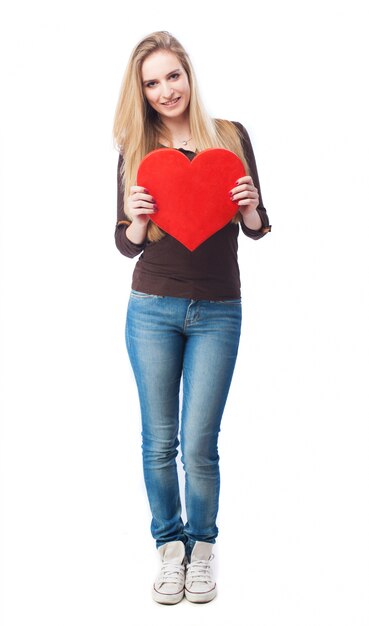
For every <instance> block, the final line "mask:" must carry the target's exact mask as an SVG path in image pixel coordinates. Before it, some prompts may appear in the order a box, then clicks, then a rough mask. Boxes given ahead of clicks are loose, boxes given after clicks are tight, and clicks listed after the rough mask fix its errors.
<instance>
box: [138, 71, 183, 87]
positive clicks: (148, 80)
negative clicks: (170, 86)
mask: <svg viewBox="0 0 369 626" xmlns="http://www.w3.org/2000/svg"><path fill="white" fill-rule="evenodd" d="M180 71H181V68H180V67H177V68H176V69H175V70H172V71H171V72H168V74H167V75H166V77H167V78H168V76H170V75H171V74H174V72H180ZM154 80H157V79H156V78H150V79H147V80H144V81H143V84H145V83H151V82H152V81H154Z"/></svg>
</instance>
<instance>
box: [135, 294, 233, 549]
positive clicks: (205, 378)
mask: <svg viewBox="0 0 369 626" xmlns="http://www.w3.org/2000/svg"><path fill="white" fill-rule="evenodd" d="M241 318H242V308H241V300H240V299H236V300H224V301H220V302H219V301H210V300H191V299H185V298H174V297H169V296H155V295H148V294H144V293H141V292H138V291H134V290H132V291H131V294H130V299H129V303H128V310H127V321H126V344H127V350H128V355H129V358H130V361H131V364H132V368H133V372H134V375H135V379H136V383H137V388H138V394H139V401H140V409H141V420H142V456H143V470H144V480H145V485H146V490H147V495H148V499H149V504H150V509H151V513H152V523H151V533H152V536H153V537H154V539H155V540H156V546H157V547H160V546H161V545H163V544H164V543H167V542H168V541H178V540H181V541H183V542H184V543H185V544H186V551H187V553H188V554H189V553H190V552H191V550H192V548H193V546H194V544H195V541H207V542H210V543H215V538H216V537H217V535H218V528H217V526H216V517H217V513H218V504H219V487H220V474H219V454H218V435H219V431H220V423H221V418H222V414H223V410H224V406H225V403H226V399H227V396H228V391H229V387H230V384H231V380H232V375H233V371H234V366H235V363H236V358H237V352H238V345H239V338H240V330H241ZM182 377H183V381H182V382H183V396H182V410H181V423H180V422H179V409H180V382H181V378H182ZM179 424H180V426H181V427H180V433H179ZM178 436H180V443H181V452H182V456H181V461H182V463H183V468H184V471H185V500H186V514H187V521H186V524H184V523H183V521H182V517H181V515H182V507H181V501H180V492H179V483H178V474H177V462H176V457H177V454H178V446H179V439H178Z"/></svg>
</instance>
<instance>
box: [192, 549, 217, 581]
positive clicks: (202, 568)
mask: <svg viewBox="0 0 369 626" xmlns="http://www.w3.org/2000/svg"><path fill="white" fill-rule="evenodd" d="M213 558H214V555H213V554H212V555H211V557H210V559H209V561H212V560H213ZM209 561H205V560H202V559H196V560H195V561H193V562H192V563H189V565H188V566H187V582H189V583H192V582H201V583H211V582H212V577H211V571H210V563H209Z"/></svg>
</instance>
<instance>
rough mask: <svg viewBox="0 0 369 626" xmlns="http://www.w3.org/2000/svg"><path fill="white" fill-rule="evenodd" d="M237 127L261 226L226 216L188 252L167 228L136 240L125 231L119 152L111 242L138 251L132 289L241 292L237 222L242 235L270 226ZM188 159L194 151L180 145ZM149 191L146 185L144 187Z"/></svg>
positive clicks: (197, 295)
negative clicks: (219, 226)
mask: <svg viewBox="0 0 369 626" xmlns="http://www.w3.org/2000/svg"><path fill="white" fill-rule="evenodd" d="M233 124H235V125H236V126H237V127H238V128H239V129H241V131H242V139H241V142H242V148H243V151H244V154H245V157H246V160H247V163H248V165H249V170H250V171H249V174H250V176H251V177H252V180H253V182H254V185H255V187H256V188H257V189H258V191H259V205H258V207H257V209H256V210H257V212H258V213H259V215H260V218H261V221H262V226H261V228H260V230H253V229H251V228H248V227H247V226H246V225H245V224H244V222H243V221H242V220H241V222H240V223H239V224H234V223H232V222H230V223H229V224H227V225H226V226H224V227H223V228H222V229H221V230H219V231H218V232H216V233H215V234H214V235H212V236H211V237H209V239H207V240H206V241H204V242H203V243H202V244H201V245H200V246H199V247H198V248H196V249H195V250H193V251H192V252H191V251H190V250H188V249H187V248H186V247H185V246H184V245H183V244H181V243H180V242H179V241H177V240H176V239H175V238H174V237H172V236H171V235H169V234H166V235H165V236H164V237H163V238H162V239H161V240H160V241H157V242H149V241H147V240H145V241H144V242H143V243H142V244H135V243H133V242H132V241H130V240H129V239H128V237H127V235H126V230H127V228H128V225H127V224H118V222H120V221H121V220H127V216H126V215H125V213H124V206H123V197H124V196H123V189H122V184H121V176H120V168H121V165H122V160H123V156H122V154H120V155H119V159H118V172H117V188H118V194H117V195H118V197H117V224H116V227H115V243H116V246H117V248H118V250H119V251H120V252H121V253H122V254H123V255H124V256H127V257H130V258H133V257H135V256H136V255H138V254H140V253H141V256H140V257H139V259H138V261H137V263H136V266H135V269H134V272H133V277H132V289H135V290H137V291H141V292H143V293H148V294H153V295H158V296H174V297H178V298H191V299H193V300H227V299H233V298H239V297H240V295H241V281H240V271H239V266H238V260H237V251H238V233H239V226H241V229H242V231H243V233H244V234H245V235H247V236H248V237H251V238H252V239H260V238H261V237H264V235H265V234H266V233H267V232H269V231H270V230H271V226H270V225H269V219H268V215H267V212H266V209H265V207H264V205H263V200H262V195H261V190H260V183H259V177H258V172H257V167H256V162H255V156H254V152H253V148H252V145H251V141H250V138H249V135H248V133H247V131H246V129H245V128H244V127H243V126H242V125H241V124H240V123H239V122H233ZM179 150H181V151H182V152H183V153H184V154H185V155H186V156H187V157H188V158H189V159H190V160H192V159H193V158H194V157H195V156H196V153H195V152H192V151H189V150H185V149H184V148H179ZM149 192H150V190H149Z"/></svg>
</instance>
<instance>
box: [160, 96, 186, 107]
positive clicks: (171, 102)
mask: <svg viewBox="0 0 369 626" xmlns="http://www.w3.org/2000/svg"><path fill="white" fill-rule="evenodd" d="M180 97H181V96H179V97H178V98H174V100H170V101H169V102H163V103H162V104H163V106H165V107H166V106H172V105H173V104H175V103H176V102H178V100H179V99H180Z"/></svg>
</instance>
